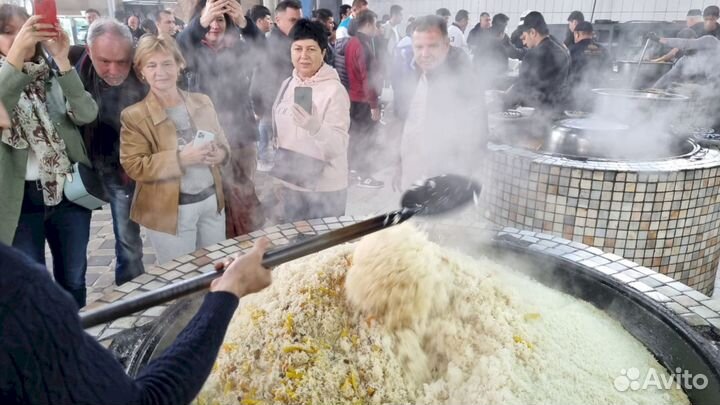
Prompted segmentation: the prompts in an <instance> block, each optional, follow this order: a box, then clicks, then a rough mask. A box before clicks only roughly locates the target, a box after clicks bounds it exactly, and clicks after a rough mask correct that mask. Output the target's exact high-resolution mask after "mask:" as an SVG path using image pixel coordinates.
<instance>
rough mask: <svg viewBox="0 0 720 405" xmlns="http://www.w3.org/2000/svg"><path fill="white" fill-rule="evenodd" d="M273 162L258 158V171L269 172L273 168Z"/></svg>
mask: <svg viewBox="0 0 720 405" xmlns="http://www.w3.org/2000/svg"><path fill="white" fill-rule="evenodd" d="M273 166H274V165H273V164H272V163H270V162H264V161H262V160H258V162H257V171H259V172H264V173H266V172H269V171H270V170H272V168H273Z"/></svg>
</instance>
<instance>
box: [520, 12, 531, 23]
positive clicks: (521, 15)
mask: <svg viewBox="0 0 720 405" xmlns="http://www.w3.org/2000/svg"><path fill="white" fill-rule="evenodd" d="M530 13H532V10H525V11H523V13H522V14H520V21H518V27H519V26H521V25H522V23H523V20H525V17H526V16H527V15H528V14H530Z"/></svg>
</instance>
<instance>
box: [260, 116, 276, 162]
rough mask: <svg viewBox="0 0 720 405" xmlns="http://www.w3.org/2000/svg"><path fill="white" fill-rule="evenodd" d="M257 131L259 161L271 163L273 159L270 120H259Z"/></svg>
mask: <svg viewBox="0 0 720 405" xmlns="http://www.w3.org/2000/svg"><path fill="white" fill-rule="evenodd" d="M258 131H259V136H258V160H259V161H261V162H267V163H271V162H272V161H273V153H272V144H271V141H272V136H273V127H272V122H270V121H266V120H260V124H258Z"/></svg>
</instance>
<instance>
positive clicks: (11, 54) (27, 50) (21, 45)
mask: <svg viewBox="0 0 720 405" xmlns="http://www.w3.org/2000/svg"><path fill="white" fill-rule="evenodd" d="M41 19H42V17H41V16H38V15H33V16H30V18H28V19H27V20H26V21H25V23H24V24H23V25H22V27H20V30H19V31H18V32H17V34H15V39H14V40H13V42H12V45H11V46H10V50H9V51H8V54H7V61H8V63H10V64H11V65H13V66H15V67H16V68H17V69H21V68H22V66H23V64H24V63H25V61H27V60H30V59H31V58H32V57H33V55H35V46H36V45H37V44H38V42H41V41H47V40H50V39H55V38H56V37H57V31H55V26H54V25H52V24H43V23H41V22H40V20H41ZM48 29H51V30H52V31H48Z"/></svg>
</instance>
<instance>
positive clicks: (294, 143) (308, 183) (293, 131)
mask: <svg viewBox="0 0 720 405" xmlns="http://www.w3.org/2000/svg"><path fill="white" fill-rule="evenodd" d="M324 29H325V28H324V27H323V26H322V24H320V23H318V22H311V21H309V20H300V21H298V22H297V23H296V24H295V27H294V28H293V30H292V31H291V32H290V37H291V39H292V40H293V42H292V46H291V48H290V52H291V57H292V63H293V66H294V68H295V69H294V71H293V74H292V77H290V78H289V79H287V80H286V81H285V82H284V83H283V85H282V86H281V88H280V93H279V94H278V97H277V100H276V102H275V106H274V108H273V124H274V126H275V128H276V130H277V143H278V147H279V149H278V152H279V153H278V156H281V155H282V154H281V153H280V152H281V151H283V150H285V151H289V152H287V153H285V154H286V155H288V156H291V157H293V156H294V157H295V160H294V163H292V164H294V167H283V166H285V165H288V161H282V160H281V159H280V160H278V159H276V162H275V167H274V168H273V170H272V171H271V172H270V174H271V175H274V176H275V177H276V178H277V181H276V183H277V184H276V188H275V190H276V195H277V196H278V199H279V201H280V204H281V211H282V213H281V214H280V215H281V216H282V219H283V220H285V221H294V220H298V219H310V218H322V217H329V216H342V215H345V205H346V202H347V187H348V157H347V150H348V138H349V135H348V130H349V128H350V98H349V96H348V94H347V91H346V90H345V87H344V86H343V85H342V83H341V82H340V78H339V76H338V74H337V72H336V71H335V69H333V68H332V67H331V66H330V65H328V64H326V63H324V62H323V58H324V55H325V52H326V51H325V49H326V48H327V41H328V40H327V35H326V34H325V31H324ZM302 87H309V88H310V90H309V92H311V93H312V103H311V107H312V108H311V110H312V111H311V112H308V111H306V110H305V108H303V107H302V106H300V105H298V104H296V103H295V93H296V92H297V91H300V90H298V89H300V88H302ZM306 91H308V90H306ZM306 161H310V162H313V161H314V162H315V163H316V164H312V166H317V165H319V169H317V170H315V169H313V170H309V169H308V168H307V167H303V164H302V162H306ZM287 169H291V170H292V176H284V175H282V174H283V173H284V172H287V171H288V170H287Z"/></svg>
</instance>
